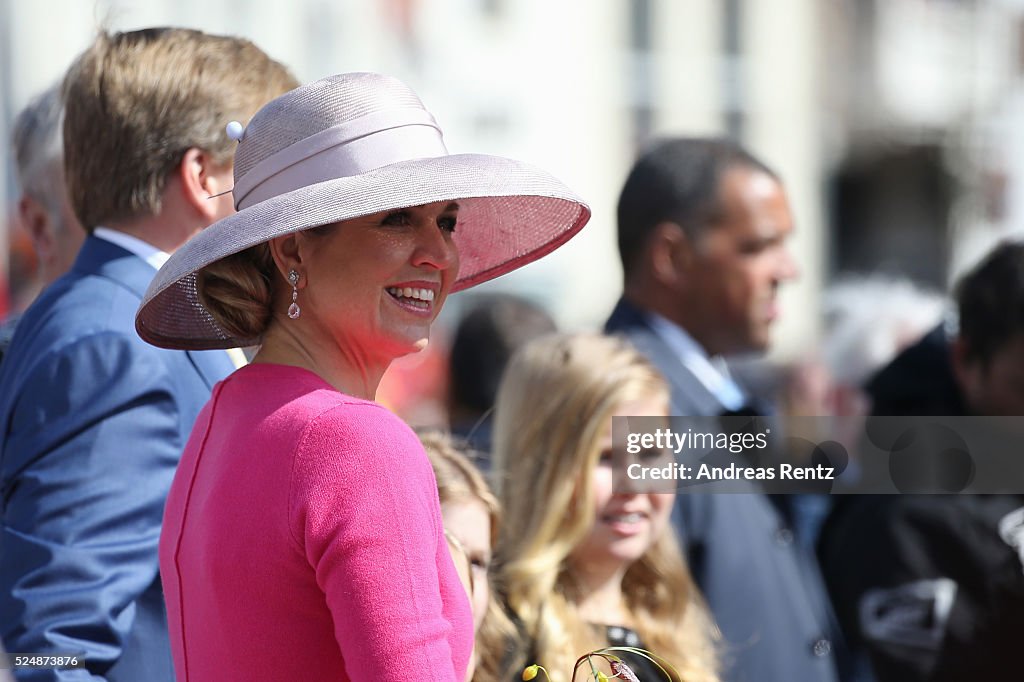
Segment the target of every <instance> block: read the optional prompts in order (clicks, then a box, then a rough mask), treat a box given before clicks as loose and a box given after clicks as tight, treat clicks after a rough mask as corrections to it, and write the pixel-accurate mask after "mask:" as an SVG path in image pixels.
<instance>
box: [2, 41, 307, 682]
mask: <svg viewBox="0 0 1024 682" xmlns="http://www.w3.org/2000/svg"><path fill="white" fill-rule="evenodd" d="M294 86H295V81H294V79H293V77H292V76H291V75H290V74H289V73H288V71H287V70H286V69H285V68H284V67H283V66H281V65H280V64H278V63H276V62H274V61H272V60H270V59H269V58H268V57H267V56H266V55H265V54H264V53H263V52H261V51H260V50H259V49H258V48H257V47H255V46H254V45H253V44H252V43H250V42H248V41H245V40H240V39H236V38H227V37H219V36H210V35H205V34H203V33H200V32H198V31H191V30H184V29H146V30H141V31H133V32H128V33H117V34H113V35H108V34H101V35H100V36H98V37H97V39H96V40H95V42H94V43H93V44H92V46H91V47H89V48H88V49H87V50H86V51H85V52H84V53H83V54H82V55H81V56H80V57H79V58H78V60H77V61H76V62H75V64H73V65H72V68H71V70H70V71H69V72H68V75H67V76H66V78H65V81H64V87H63V94H64V101H65V121H64V158H65V174H66V180H67V184H68V191H69V196H70V198H71V203H72V206H73V207H74V210H75V213H76V214H77V217H78V219H79V221H80V222H81V223H82V225H83V226H85V228H86V231H87V232H88V236H87V238H86V240H85V242H84V244H83V246H82V249H81V251H80V252H79V255H78V258H77V259H76V261H75V263H74V265H73V266H72V268H71V270H70V271H69V272H68V273H67V274H66V275H65V276H64V277H62V278H60V279H58V280H57V281H56V282H55V283H54V284H52V285H51V286H50V287H49V288H48V289H47V290H46V291H45V292H44V293H43V295H42V296H40V297H39V299H37V300H36V302H35V303H34V304H33V305H32V306H31V307H30V308H29V309H28V311H26V313H25V315H24V316H23V318H22V320H21V322H20V323H19V325H18V328H17V331H16V332H15V335H14V338H13V340H12V342H11V346H10V348H9V350H8V353H7V356H6V357H5V359H4V362H3V365H2V367H0V434H2V435H0V448H2V449H0V494H2V503H3V504H2V523H3V525H2V532H0V630H2V635H3V639H4V644H5V645H6V647H7V649H8V651H10V652H12V653H18V652H33V653H45V654H57V653H73V654H77V655H78V657H79V659H80V660H81V661H84V666H85V668H86V670H87V673H86V672H85V671H82V670H76V671H71V670H57V669H54V668H40V669H35V670H20V671H18V672H17V674H18V676H19V679H26V680H28V679H31V680H58V679H68V680H70V679H74V680H82V679H90V680H125V681H132V682H139V681H142V680H145V681H147V682H150V681H157V682H160V681H163V680H173V679H174V673H173V669H172V663H171V656H170V650H169V644H168V637H167V623H166V612H165V608H164V604H163V595H162V590H161V585H160V577H159V575H158V570H157V566H158V564H157V541H158V537H159V534H160V522H161V517H162V514H163V506H164V498H165V496H166V494H167V490H168V488H169V486H170V482H171V478H172V477H173V475H174V470H175V467H176V465H177V462H178V457H179V454H180V452H181V450H182V448H183V447H184V444H185V441H186V439H187V438H188V435H189V432H190V430H191V428H192V423H193V420H194V419H195V416H196V414H197V413H198V411H199V409H200V407H201V406H202V405H203V404H204V402H205V401H206V400H207V398H208V396H209V392H210V389H211V388H212V386H213V384H214V383H215V382H217V381H219V380H220V379H221V378H223V377H224V376H225V375H227V374H228V373H229V372H230V371H231V370H232V369H233V364H232V362H231V359H230V358H229V356H228V354H226V353H225V352H223V351H204V352H198V351H196V352H193V351H190V352H183V351H170V350H160V349H157V348H154V347H152V346H150V345H148V344H146V343H144V342H143V341H142V340H141V339H139V338H138V336H137V335H136V333H135V325H134V320H135V311H136V308H137V307H138V305H139V303H140V301H141V297H142V295H143V293H144V291H145V289H146V287H147V285H148V284H149V282H150V280H151V279H152V277H153V275H154V274H155V273H156V269H157V268H158V267H159V266H160V265H161V264H162V263H163V262H164V261H165V260H166V259H167V257H168V255H169V254H170V253H171V252H173V251H174V250H175V249H177V248H178V247H180V246H181V245H182V244H184V243H185V241H186V240H187V239H188V238H190V237H191V236H192V235H193V234H195V233H196V232H198V231H199V230H201V229H202V228H204V227H206V226H207V225H209V224H210V223H212V222H213V221H215V220H217V219H219V218H221V217H223V216H225V215H227V214H228V213H230V212H232V211H233V210H234V207H233V205H232V200H231V196H230V194H227V195H223V196H218V195H221V194H222V193H224V192H226V191H228V190H230V189H231V187H232V177H231V176H232V154H233V151H234V149H233V143H232V142H231V141H230V140H228V139H227V137H226V136H225V135H224V133H223V130H224V125H225V123H226V122H227V121H230V120H232V119H236V120H239V121H247V120H248V119H249V118H250V117H251V116H252V114H253V113H255V111H256V110H257V109H258V108H259V107H260V106H262V105H263V104H264V103H265V102H267V101H268V100H270V99H272V98H274V97H276V96H277V95H279V94H281V93H283V92H285V91H286V90H288V89H290V88H292V87H294Z"/></svg>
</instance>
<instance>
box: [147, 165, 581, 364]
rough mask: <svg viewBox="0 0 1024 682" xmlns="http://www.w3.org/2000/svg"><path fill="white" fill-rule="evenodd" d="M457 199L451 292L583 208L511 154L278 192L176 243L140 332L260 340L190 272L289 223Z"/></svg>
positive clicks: (188, 346)
mask: <svg viewBox="0 0 1024 682" xmlns="http://www.w3.org/2000/svg"><path fill="white" fill-rule="evenodd" d="M439 201H458V202H459V206H460V208H459V225H458V229H457V230H456V232H455V236H454V239H455V243H456V245H457V246H458V249H459V259H460V266H459V275H458V278H457V279H456V282H455V285H454V287H453V289H452V290H453V291H460V290H462V289H466V288H468V287H471V286H474V285H476V284H480V283H482V282H486V281H488V280H490V279H493V278H495V277H498V276H500V275H503V274H506V273H508V272H511V271H512V270H515V269H517V268H519V267H522V266H523V265H526V264H527V263H531V262H533V261H534V260H537V259H538V258H540V257H541V256H544V255H546V254H548V253H550V252H551V251H554V250H555V249H556V248H558V247H559V246H561V245H562V244H564V243H565V242H566V241H568V240H569V239H570V238H571V237H572V236H573V235H575V234H576V233H577V232H579V230H580V229H581V228H582V227H583V226H584V225H585V224H586V223H587V220H588V219H589V218H590V209H589V207H587V205H586V204H585V203H583V201H582V200H580V199H579V198H578V197H577V196H576V195H575V194H574V193H573V192H572V191H571V190H569V189H568V188H567V187H565V185H563V184H562V183H561V182H559V181H558V180H557V179H555V178H554V177H552V176H551V175H549V174H548V173H546V172H544V171H542V170H540V169H538V168H535V167H533V166H531V165H528V164H524V163H521V162H518V161H514V160H512V159H505V158H501V157H494V156H486V155H480V154H457V155H451V156H444V157H439V158H431V159H415V160H411V161H403V162H400V163H396V164H392V165H389V166H384V167H382V168H378V169H375V170H372V171H369V172H367V173H364V174H362V175H357V176H352V177H345V178H338V179H335V180H328V181H325V182H321V183H318V184H315V185H309V186H307V187H302V188H300V189H297V190H294V191H292V192H288V193H286V194H281V195H279V196H276V197H273V198H271V199H268V200H266V201H263V202H261V203H259V204H256V205H254V206H251V207H248V208H245V209H243V210H242V211H239V212H238V213H236V214H234V215H231V216H229V217H227V218H224V219H223V220H220V221H218V222H216V223H214V224H213V225H211V226H210V227H208V228H206V229H205V230H203V231H202V232H200V233H199V234H198V235H196V236H195V237H193V238H192V239H191V240H189V241H188V243H186V244H185V245H184V246H183V247H181V248H180V249H178V251H176V252H175V253H174V254H173V255H172V256H171V258H170V259H169V260H168V261H167V263H166V264H165V265H164V266H163V267H162V268H161V269H160V271H159V272H158V273H157V275H156V277H155V278H154V280H153V282H152V283H151V284H150V286H149V289H148V290H147V291H146V295H145V297H144V298H143V301H142V305H141V306H140V307H139V311H138V314H137V315H136V320H135V326H136V329H137V330H138V333H139V335H140V336H141V337H142V338H143V339H145V340H146V341H148V342H149V343H151V344H153V345H155V346H160V347H162V348H177V349H183V350H210V349H217V348H233V347H238V346H251V345H255V344H258V343H259V342H260V339H258V338H249V339H240V338H236V337H233V336H231V335H230V334H228V333H227V332H226V331H225V330H223V329H222V328H221V327H220V325H219V324H218V323H217V322H216V320H215V319H214V318H213V316H212V315H210V313H209V312H208V311H207V310H206V308H205V307H204V306H203V305H202V303H200V301H199V296H198V294H197V293H196V285H195V273H196V272H198V271H199V270H201V269H202V268H204V267H206V266H207V265H209V264H210V263H213V262H215V261H217V260H220V259H221V258H224V257H225V256H229V255H231V254H233V253H237V252H239V251H243V250H245V249H247V248H249V247H251V246H254V245H256V244H260V243H263V242H265V241H268V240H270V239H273V238H275V237H279V236H282V235H285V234H289V233H292V232H298V231H301V230H305V229H309V228H311V227H317V226H320V225H328V224H330V223H336V222H340V221H343V220H349V219H352V218H358V217H360V216H364V215H370V214H372V213H379V212H381V211H389V210H394V209H398V208H407V207H410V206H421V205H424V204H430V203H434V202H439Z"/></svg>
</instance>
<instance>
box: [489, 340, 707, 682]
mask: <svg viewBox="0 0 1024 682" xmlns="http://www.w3.org/2000/svg"><path fill="white" fill-rule="evenodd" d="M538 396H543V399H542V400H538ZM641 398H654V399H657V400H659V401H661V402H663V403H664V405H665V409H666V411H667V409H668V400H669V389H668V385H667V383H666V382H665V380H664V378H662V376H661V375H660V374H659V373H658V371H657V370H656V369H655V368H654V367H653V366H652V365H651V364H650V363H649V362H648V361H647V360H646V359H645V358H644V357H643V356H642V355H640V353H639V352H638V351H636V350H635V349H634V348H633V347H632V346H631V345H630V344H629V343H627V342H626V341H624V340H622V339H619V338H616V337H609V336H601V335H598V334H572V335H568V334H566V335H549V336H544V337H541V338H538V339H535V340H534V341H531V342H530V343H528V344H527V345H526V346H524V347H523V348H521V349H520V350H519V351H518V352H517V353H516V355H515V356H513V358H512V361H511V363H510V364H509V366H508V370H507V371H506V372H505V377H504V379H503V380H502V383H501V387H500V389H499V390H498V400H497V405H496V410H495V422H494V441H493V448H494V470H495V478H494V481H495V483H496V485H497V488H498V499H499V500H500V502H501V504H502V506H503V508H504V510H505V514H506V518H508V519H512V522H511V523H509V524H508V526H507V529H506V532H505V533H504V534H503V535H502V537H501V542H500V543H499V551H498V569H497V570H498V575H499V578H500V580H501V582H502V585H503V587H504V589H505V590H506V593H505V594H506V598H507V600H508V604H509V607H510V608H511V610H512V611H513V613H514V614H515V616H516V617H517V618H518V619H519V621H520V623H521V624H522V630H521V631H522V632H523V634H524V635H525V636H526V637H528V638H529V639H530V642H528V643H527V644H528V646H526V647H524V646H521V647H519V649H520V650H519V651H518V652H517V656H516V657H515V658H513V659H512V660H510V661H509V665H508V667H507V668H506V670H507V673H506V679H511V678H510V677H508V676H510V675H513V674H515V672H516V671H518V670H522V666H523V665H524V664H526V663H540V664H541V665H544V666H545V667H546V668H547V669H548V672H549V674H550V676H551V679H552V680H553V681H554V682H565V681H566V680H567V679H568V677H567V673H568V672H569V671H571V670H572V664H573V661H575V660H576V657H577V656H580V655H582V654H584V653H586V652H587V651H591V650H593V649H596V648H599V647H603V646H607V642H605V641H604V638H603V637H599V636H598V634H597V633H596V631H595V630H594V629H593V628H592V627H590V626H589V624H588V623H586V622H584V621H583V619H582V617H581V616H580V615H579V613H578V611H577V609H576V604H577V603H578V601H579V599H580V596H581V595H580V587H579V584H578V581H577V579H576V576H577V575H578V567H577V566H575V565H574V564H573V562H572V561H571V560H570V556H571V554H572V552H573V550H574V549H575V547H577V546H578V545H579V543H580V542H581V541H582V539H583V538H584V537H585V536H586V534H587V532H588V531H589V529H590V527H591V526H592V525H593V522H594V511H593V504H592V503H591V499H590V498H591V495H592V494H593V493H592V491H591V488H590V486H589V485H586V483H585V482H586V481H589V480H591V474H592V472H593V471H594V468H595V467H596V466H597V462H598V459H599V456H600V450H601V443H600V440H601V437H602V433H603V431H604V429H605V428H606V427H607V424H608V422H609V421H610V420H611V417H612V415H613V414H614V412H615V410H616V409H617V408H618V407H619V406H620V405H622V404H624V403H627V402H630V401H634V400H638V399H641ZM622 593H623V596H624V597H625V599H626V605H627V607H628V608H629V610H630V612H631V615H632V617H633V620H634V623H635V626H636V630H637V631H638V633H639V635H640V637H641V639H642V640H643V642H644V645H645V646H646V647H648V648H649V649H650V650H651V651H653V652H654V653H656V654H658V655H659V656H662V657H663V658H665V659H666V660H668V661H669V662H670V663H672V665H674V666H675V667H676V669H677V670H678V671H679V673H680V675H681V678H682V680H683V682H715V681H716V680H717V679H718V675H717V660H716V652H715V649H714V645H713V642H712V640H713V638H714V636H715V631H714V628H713V626H712V624H711V621H710V618H709V616H708V614H707V610H706V607H705V606H704V603H703V598H702V597H701V596H700V594H699V591H698V589H697V587H696V585H695V584H694V582H693V580H692V578H691V577H690V573H689V570H688V569H687V567H686V563H685V561H684V559H683V556H682V553H681V552H680V549H679V546H678V544H677V542H676V539H675V534H674V533H673V532H672V530H671V529H666V531H665V532H664V533H662V534H661V536H660V537H659V538H658V539H657V540H656V541H655V542H654V543H653V544H652V546H651V547H650V548H649V549H648V550H647V552H646V553H645V554H644V555H643V556H642V557H641V558H640V559H638V560H637V561H636V562H634V563H633V564H632V565H631V566H629V568H628V569H627V571H626V573H625V575H624V577H623V580H622ZM526 648H529V649H531V653H533V654H534V655H535V656H536V660H533V661H526V660H525V659H524V658H523V655H524V654H525V653H526V651H525V649H526Z"/></svg>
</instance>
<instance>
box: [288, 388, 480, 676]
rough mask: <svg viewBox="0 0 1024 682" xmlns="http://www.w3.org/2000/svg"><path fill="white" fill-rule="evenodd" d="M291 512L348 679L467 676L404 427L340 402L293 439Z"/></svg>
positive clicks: (420, 466)
mask: <svg viewBox="0 0 1024 682" xmlns="http://www.w3.org/2000/svg"><path fill="white" fill-rule="evenodd" d="M289 515H290V519H289V522H290V527H291V529H292V534H293V539H294V540H295V541H296V543H298V545H299V548H300V550H301V551H302V552H303V554H304V555H305V557H306V560H307V561H308V562H309V564H310V565H311V566H312V567H313V568H314V570H315V571H316V578H317V582H318V584H319V586H320V588H321V589H322V590H323V591H324V593H325V595H326V599H327V606H328V608H329V609H330V611H331V614H332V616H333V619H334V634H335V637H336V638H337V641H338V646H339V647H340V649H341V653H342V657H343V658H344V660H345V666H346V670H347V672H348V675H349V677H350V678H351V679H353V680H371V679H372V680H379V681H381V682H389V681H391V680H395V681H397V680H408V679H410V678H411V677H413V676H417V675H418V674H420V672H426V674H427V675H429V676H430V677H431V679H437V680H452V681H457V682H462V679H463V671H462V670H456V669H455V667H456V664H455V663H453V655H452V650H451V646H450V644H449V642H450V641H452V637H451V635H452V632H451V629H452V624H451V623H450V622H449V620H448V619H447V618H446V617H445V613H444V604H443V601H442V596H441V580H440V577H439V565H442V564H440V563H439V557H442V556H443V557H447V556H448V555H447V551H448V550H447V545H446V544H444V543H445V541H444V536H443V530H442V525H441V513H440V506H439V503H438V501H437V486H436V483H435V481H434V476H433V472H432V470H431V469H430V464H429V462H428V460H427V458H426V455H425V453H424V452H423V448H422V446H421V445H420V443H419V441H418V440H417V438H416V436H415V434H413V433H412V431H411V430H410V429H409V428H408V427H407V426H406V425H405V424H403V423H402V422H401V421H399V420H398V419H397V418H396V417H395V416H394V415H392V414H391V413H390V412H387V411H386V410H384V409H383V408H381V407H380V406H377V405H373V404H355V405H351V404H350V405H342V406H339V407H336V408H333V409H331V410H328V411H327V412H325V413H323V414H321V415H320V416H319V417H317V418H316V419H315V420H313V421H312V422H311V423H310V424H309V425H308V426H307V428H306V430H305V433H304V436H303V437H302V439H301V440H300V442H299V445H298V452H297V453H296V457H295V461H294V465H293V471H292V480H291V482H290V490H289ZM442 552H443V553H444V554H441V553H442ZM448 564H449V565H448V568H449V569H451V570H454V568H452V567H451V565H450V564H451V560H450V558H449V559H448ZM463 596H464V595H463ZM464 598H465V597H464Z"/></svg>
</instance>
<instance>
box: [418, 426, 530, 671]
mask: <svg viewBox="0 0 1024 682" xmlns="http://www.w3.org/2000/svg"><path fill="white" fill-rule="evenodd" d="M419 437H420V441H421V442H422V443H423V449H424V450H426V452H427V457H428V458H429V459H430V466H431V468H433V470H434V478H436V479H437V492H438V498H439V499H440V502H441V516H442V517H443V519H444V529H445V534H450V535H451V536H452V537H453V538H454V542H455V543H456V544H457V546H458V549H459V551H460V552H462V553H463V554H464V555H465V557H466V559H467V560H468V562H469V578H468V583H469V584H468V588H469V590H468V591H469V597H470V602H471V605H472V607H473V625H474V629H475V631H476V641H475V644H474V647H473V650H474V654H473V659H474V660H473V661H471V662H470V668H469V671H467V674H466V679H467V680H475V681H476V682H500V681H501V680H504V679H506V678H504V677H502V675H501V669H500V667H499V664H500V663H501V662H502V661H501V654H502V653H503V652H504V651H505V648H506V646H507V644H508V641H509V638H510V637H512V635H513V629H512V623H511V622H510V621H509V619H508V616H507V615H505V611H504V609H503V608H502V607H501V604H500V603H499V601H498V600H497V595H496V594H495V593H494V591H493V590H492V589H491V576H490V568H491V559H492V556H493V550H494V546H495V544H496V543H497V541H498V532H499V527H500V524H501V506H500V505H499V504H498V498H496V497H495V496H494V493H493V492H491V488H490V486H488V485H487V482H486V481H485V480H484V477H483V474H482V473H481V472H480V471H479V469H477V467H476V465H475V464H474V463H473V459H471V457H472V451H471V450H469V448H467V447H466V446H465V445H464V444H463V443H461V442H460V441H458V440H457V439H454V438H452V437H451V436H449V435H446V434H444V433H441V432H439V431H420V432H419ZM453 555H454V553H453ZM482 651H490V652H493V653H494V655H488V656H481V653H480V652H482ZM479 661H483V663H484V666H480V665H479V664H478V662H479ZM485 666H486V667H485Z"/></svg>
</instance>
